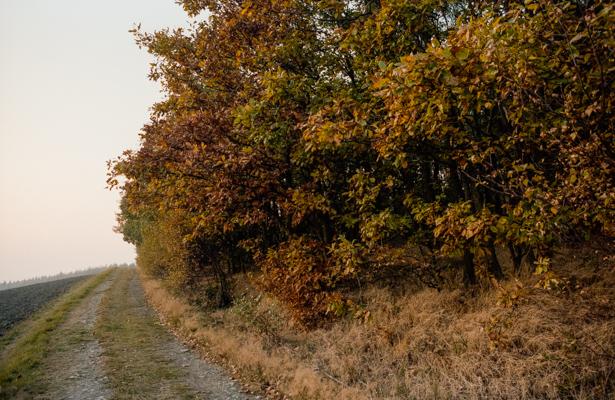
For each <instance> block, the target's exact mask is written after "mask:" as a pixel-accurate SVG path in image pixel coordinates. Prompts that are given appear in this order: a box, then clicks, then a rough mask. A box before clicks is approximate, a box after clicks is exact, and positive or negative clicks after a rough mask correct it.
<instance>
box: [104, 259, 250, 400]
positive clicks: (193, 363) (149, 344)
mask: <svg viewBox="0 0 615 400" xmlns="http://www.w3.org/2000/svg"><path fill="white" fill-rule="evenodd" d="M97 334H98V336H99V338H100V341H101V344H102V346H103V359H104V364H105V367H106V370H107V371H108V375H109V379H110V382H111V385H112V387H113V389H114V398H118V399H182V398H183V399H207V400H244V399H250V398H251V397H250V396H248V395H246V394H244V393H242V391H241V388H240V387H239V385H238V384H237V383H235V382H234V381H232V380H231V379H230V378H228V376H226V375H225V374H224V372H223V371H222V370H221V369H220V368H218V367H216V366H214V365H211V364H209V363H207V362H205V361H203V360H201V359H200V358H199V357H198V356H196V355H195V354H193V353H192V352H191V351H190V350H189V349H188V348H186V347H184V346H183V345H181V344H180V343H178V342H177V340H176V338H175V337H174V336H173V335H171V334H170V333H169V332H168V331H167V330H166V329H165V327H164V326H162V325H161V324H160V321H159V319H158V317H157V315H156V314H155V313H154V312H153V311H152V310H151V309H150V308H149V307H148V306H147V303H146V301H145V297H144V294H143V289H142V287H141V283H140V282H139V279H138V277H137V274H136V273H135V271H134V270H121V271H120V272H119V275H118V277H117V279H116V280H115V281H114V283H113V285H112V287H111V289H110V290H109V293H108V295H107V296H105V299H104V300H103V303H102V307H101V316H100V319H99V321H98V323H97Z"/></svg>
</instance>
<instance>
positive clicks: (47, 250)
mask: <svg viewBox="0 0 615 400" xmlns="http://www.w3.org/2000/svg"><path fill="white" fill-rule="evenodd" d="M186 20H187V17H186V16H185V14H184V13H183V11H182V10H181V8H180V7H179V6H178V5H176V4H175V3H174V2H173V0H106V1H92V0H28V1H24V0H0V281H4V280H17V279H24V278H30V277H34V276H40V275H50V274H56V273H58V272H61V271H64V272H68V271H72V270H75V269H82V268H86V267H90V266H100V265H105V264H110V263H121V262H132V261H133V260H134V249H133V247H132V246H130V245H128V244H127V243H124V242H123V241H122V238H121V235H118V234H116V233H114V232H113V230H112V228H113V226H114V225H115V213H116V212H117V204H118V201H119V196H118V193H117V192H109V191H108V190H107V189H106V188H105V179H106V161H107V160H109V159H111V158H114V157H115V156H117V155H119V154H120V153H121V152H122V151H123V150H124V149H127V148H135V147H136V146H137V145H138V133H139V130H140V128H141V126H142V125H143V124H144V123H145V122H146V121H147V119H148V114H149V107H150V106H151V105H152V103H153V102H154V101H155V100H156V99H159V98H160V94H159V87H158V86H157V84H155V83H152V82H150V81H148V80H147V72H148V64H149V62H151V59H150V57H149V56H148V54H147V53H146V52H145V51H144V50H139V49H138V47H137V46H136V45H135V44H134V40H133V37H132V35H131V34H130V33H128V30H129V29H130V28H131V27H132V26H133V25H134V24H135V23H141V24H142V28H144V30H146V31H152V30H155V29H161V28H164V27H176V26H181V25H184V26H185V25H187V23H186Z"/></svg>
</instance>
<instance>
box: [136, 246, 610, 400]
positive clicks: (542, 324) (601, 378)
mask: <svg viewBox="0 0 615 400" xmlns="http://www.w3.org/2000/svg"><path fill="white" fill-rule="evenodd" d="M613 254H614V253H613V247H612V245H611V244H607V245H604V246H603V247H599V248H592V247H590V246H584V247H583V248H574V249H572V248H571V249H564V250H562V251H560V253H559V255H557V257H556V258H555V259H554V268H553V272H554V278H553V282H551V284H550V285H549V286H548V288H545V285H544V282H540V281H539V278H538V277H537V276H534V275H532V274H529V273H526V274H525V275H524V276H522V277H520V278H509V279H508V280H506V281H504V282H503V283H502V284H501V285H500V286H499V287H498V288H493V287H489V286H485V287H482V288H480V287H479V288H477V289H476V290H475V291H474V292H473V293H469V292H468V291H465V290H461V289H455V288H452V287H451V288H447V289H443V290H440V291H438V290H436V289H430V288H425V287H422V286H420V285H418V284H417V283H416V282H413V281H411V280H408V279H406V280H403V279H399V278H397V279H396V280H395V283H393V284H392V283H390V282H386V284H385V283H380V284H379V283H378V282H372V283H370V284H366V285H365V287H364V288H363V290H362V291H361V293H354V297H355V298H357V299H358V298H360V299H361V301H362V306H363V307H364V310H365V313H364V314H362V317H361V318H354V317H353V316H352V315H350V316H348V317H346V318H343V319H341V320H339V321H337V322H334V323H331V324H328V325H326V326H324V327H322V328H319V329H315V330H305V329H303V328H302V327H301V326H299V325H295V324H294V323H293V322H292V321H291V319H290V318H289V316H290V314H289V313H288V312H287V311H286V310H285V309H284V308H282V307H281V306H280V304H279V303H278V302H276V301H275V300H274V299H272V298H270V297H268V296H266V295H264V294H263V293H260V292H259V291H258V289H256V288H255V287H254V286H251V285H249V284H243V285H239V284H237V285H236V286H235V292H236V293H235V296H236V299H237V300H236V301H235V304H234V306H233V307H231V308H229V309H226V310H218V311H214V310H203V309H198V308H197V307H195V306H193V305H190V304H189V303H188V302H186V301H184V300H183V299H182V298H178V297H176V296H173V295H171V294H170V293H169V291H167V290H166V289H165V288H164V287H163V286H162V285H161V284H160V283H159V282H158V281H155V280H152V279H149V278H147V277H143V280H144V286H145V289H146V292H147V294H148V298H149V300H150V302H151V303H152V304H153V305H154V306H155V308H156V309H157V310H158V311H159V313H160V314H161V316H162V317H163V319H164V320H165V321H166V322H167V324H168V325H169V326H170V327H171V328H172V329H173V330H175V331H176V333H177V334H179V335H180V336H183V337H184V338H185V339H186V340H188V341H190V342H192V343H193V345H194V346H196V347H197V348H199V349H201V351H202V352H203V353H204V354H206V355H207V356H209V357H210V358H212V359H215V360H217V361H219V362H221V363H223V364H225V365H226V366H227V367H228V368H229V369H230V370H231V371H233V372H235V373H236V374H237V375H238V376H239V377H240V378H242V381H243V382H244V383H245V384H246V386H247V387H249V388H250V389H252V390H253V391H258V392H265V393H267V394H268V395H269V397H272V398H284V397H286V398H293V399H331V398H336V399H424V398H436V399H440V398H443V399H444V398H463V399H481V398H500V399H559V398H570V399H600V398H612V396H613V395H615V382H614V379H613V378H614V375H615V350H614V349H615V309H614V308H613V302H614V301H615V257H614V256H613ZM509 267H510V266H509ZM510 275H511V274H510V273H509V276H510ZM237 281H238V282H245V281H246V279H238V280H237ZM365 315H367V316H368V317H367V318H364V316H365Z"/></svg>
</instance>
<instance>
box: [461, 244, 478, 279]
mask: <svg viewBox="0 0 615 400" xmlns="http://www.w3.org/2000/svg"><path fill="white" fill-rule="evenodd" d="M463 283H464V285H465V286H466V287H468V286H472V285H476V272H475V271H474V254H472V252H471V251H470V250H468V249H464V251H463Z"/></svg>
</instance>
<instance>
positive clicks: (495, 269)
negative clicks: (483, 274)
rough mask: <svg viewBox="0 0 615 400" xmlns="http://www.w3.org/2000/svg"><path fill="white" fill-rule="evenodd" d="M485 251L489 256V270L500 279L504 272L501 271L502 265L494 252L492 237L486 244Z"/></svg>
mask: <svg viewBox="0 0 615 400" xmlns="http://www.w3.org/2000/svg"><path fill="white" fill-rule="evenodd" d="M487 251H488V257H489V259H488V260H487V261H488V265H489V272H490V273H491V274H492V275H493V276H494V277H495V279H497V280H498V281H499V280H502V279H503V278H504V272H502V266H501V265H500V262H499V261H498V256H497V254H496V252H495V244H494V242H493V239H491V240H489V243H488V244H487Z"/></svg>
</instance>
